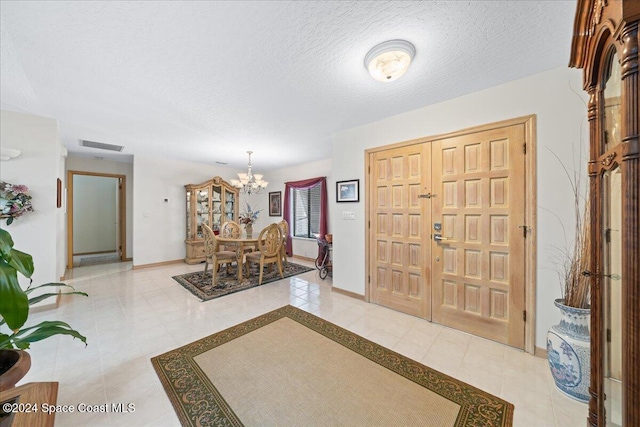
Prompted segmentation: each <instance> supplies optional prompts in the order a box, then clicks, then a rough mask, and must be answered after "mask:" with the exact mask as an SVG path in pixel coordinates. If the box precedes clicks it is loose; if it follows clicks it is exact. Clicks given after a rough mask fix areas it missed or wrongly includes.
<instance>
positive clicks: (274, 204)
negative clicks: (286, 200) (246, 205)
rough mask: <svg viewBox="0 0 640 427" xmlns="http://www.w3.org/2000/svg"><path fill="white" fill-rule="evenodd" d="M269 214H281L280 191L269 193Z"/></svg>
mask: <svg viewBox="0 0 640 427" xmlns="http://www.w3.org/2000/svg"><path fill="white" fill-rule="evenodd" d="M269 216H282V191H273V192H271V193H269Z"/></svg>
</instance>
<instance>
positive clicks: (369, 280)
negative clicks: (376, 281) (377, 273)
mask: <svg viewBox="0 0 640 427" xmlns="http://www.w3.org/2000/svg"><path fill="white" fill-rule="evenodd" d="M367 280H368V283H371V275H369V278H368V279H367Z"/></svg>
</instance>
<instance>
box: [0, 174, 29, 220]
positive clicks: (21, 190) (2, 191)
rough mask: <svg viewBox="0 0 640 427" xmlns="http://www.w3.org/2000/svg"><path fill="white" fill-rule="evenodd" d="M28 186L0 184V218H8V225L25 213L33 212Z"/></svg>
mask: <svg viewBox="0 0 640 427" xmlns="http://www.w3.org/2000/svg"><path fill="white" fill-rule="evenodd" d="M28 191H29V189H28V188H27V186H26V185H14V184H9V183H8V182H4V181H2V182H0V218H6V220H7V225H10V224H11V223H12V222H13V220H14V219H16V218H18V217H20V216H22V215H23V214H24V213H25V212H33V206H31V196H30V195H29V194H28V193H27V192H28Z"/></svg>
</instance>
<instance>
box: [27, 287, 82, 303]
mask: <svg viewBox="0 0 640 427" xmlns="http://www.w3.org/2000/svg"><path fill="white" fill-rule="evenodd" d="M34 289H35V288H34ZM27 293H28V292H27ZM61 295H84V296H85V297H88V296H89V295H87V294H86V293H84V292H62V293H61ZM57 296H58V293H57V292H54V293H51V292H50V293H47V294H42V295H38V296H37V297H33V298H29V305H30V306H31V305H33V304H37V303H39V302H40V301H43V300H45V299H47V298H51V297H57Z"/></svg>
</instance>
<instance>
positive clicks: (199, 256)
mask: <svg viewBox="0 0 640 427" xmlns="http://www.w3.org/2000/svg"><path fill="white" fill-rule="evenodd" d="M184 188H185V189H186V190H187V194H186V197H187V198H186V200H187V238H186V239H185V243H186V245H187V257H186V258H185V260H184V262H186V263H187V264H197V263H199V262H202V261H204V260H205V256H204V229H203V227H202V224H206V225H208V226H209V227H211V229H212V230H213V231H214V232H219V231H220V227H222V224H224V223H225V222H227V221H230V220H231V221H238V189H237V188H235V187H233V186H232V185H231V184H229V183H228V182H226V181H225V180H223V179H222V178H220V177H219V176H216V177H214V178H211V179H210V180H208V181H205V182H203V183H200V184H188V185H185V186H184Z"/></svg>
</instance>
